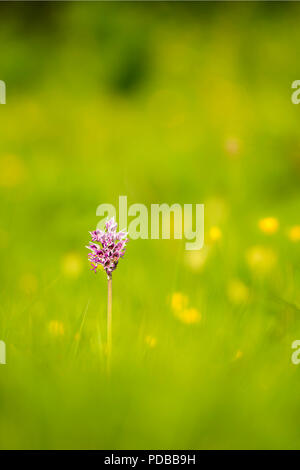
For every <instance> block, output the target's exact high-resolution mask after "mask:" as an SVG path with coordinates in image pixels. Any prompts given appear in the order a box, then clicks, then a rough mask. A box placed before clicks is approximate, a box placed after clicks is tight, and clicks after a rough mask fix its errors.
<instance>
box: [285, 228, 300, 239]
mask: <svg viewBox="0 0 300 470" xmlns="http://www.w3.org/2000/svg"><path fill="white" fill-rule="evenodd" d="M288 237H289V239H290V240H291V241H292V242H299V241H300V225H294V226H293V227H291V228H290V229H289V231H288Z"/></svg>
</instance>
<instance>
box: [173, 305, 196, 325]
mask: <svg viewBox="0 0 300 470" xmlns="http://www.w3.org/2000/svg"><path fill="white" fill-rule="evenodd" d="M175 316H176V317H177V318H178V319H179V320H180V321H181V322H182V323H186V324H188V325H191V324H194V323H199V322H200V321H201V314H200V313H199V311H198V310H197V309H196V308H187V309H185V310H182V311H179V312H176V313H175Z"/></svg>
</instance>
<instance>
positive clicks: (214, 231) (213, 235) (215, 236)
mask: <svg viewBox="0 0 300 470" xmlns="http://www.w3.org/2000/svg"><path fill="white" fill-rule="evenodd" d="M209 238H210V240H211V241H212V242H217V241H218V240H220V239H221V238H222V232H221V229H220V228H219V227H217V226H214V227H211V228H210V230H209Z"/></svg>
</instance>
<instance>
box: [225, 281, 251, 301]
mask: <svg viewBox="0 0 300 470" xmlns="http://www.w3.org/2000/svg"><path fill="white" fill-rule="evenodd" d="M227 295H228V298H229V300H230V302H232V303H233V304H236V305H239V304H242V303H244V302H246V301H247V300H248V298H249V289H248V287H247V286H246V285H245V284H244V283H243V282H242V281H240V280H239V279H232V280H231V281H230V282H229V283H228V286H227Z"/></svg>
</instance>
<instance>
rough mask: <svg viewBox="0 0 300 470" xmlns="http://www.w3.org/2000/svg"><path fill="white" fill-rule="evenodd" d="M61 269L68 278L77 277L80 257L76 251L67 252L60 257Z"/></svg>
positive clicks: (79, 269)
mask: <svg viewBox="0 0 300 470" xmlns="http://www.w3.org/2000/svg"><path fill="white" fill-rule="evenodd" d="M62 271H63V273H64V275H65V276H67V277H69V278H77V277H78V276H79V274H80V273H81V271H82V259H81V257H80V255H79V254H78V253H67V254H66V255H65V256H64V257H63V259H62Z"/></svg>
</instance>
